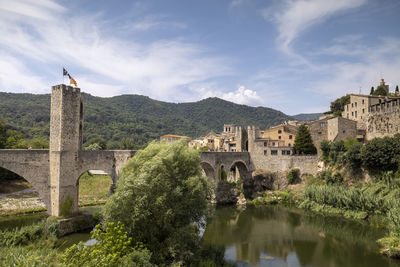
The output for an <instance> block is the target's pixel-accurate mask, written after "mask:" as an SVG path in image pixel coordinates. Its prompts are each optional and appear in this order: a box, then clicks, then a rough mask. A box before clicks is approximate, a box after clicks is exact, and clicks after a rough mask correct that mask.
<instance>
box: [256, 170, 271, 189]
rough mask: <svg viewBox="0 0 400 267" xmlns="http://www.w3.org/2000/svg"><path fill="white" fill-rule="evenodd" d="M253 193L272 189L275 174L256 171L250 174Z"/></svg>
mask: <svg viewBox="0 0 400 267" xmlns="http://www.w3.org/2000/svg"><path fill="white" fill-rule="evenodd" d="M252 178H253V185H254V189H253V190H254V192H262V191H265V190H272V189H274V181H275V178H276V175H275V173H272V172H269V171H265V170H260V169H257V170H255V171H254V172H253V174H252Z"/></svg>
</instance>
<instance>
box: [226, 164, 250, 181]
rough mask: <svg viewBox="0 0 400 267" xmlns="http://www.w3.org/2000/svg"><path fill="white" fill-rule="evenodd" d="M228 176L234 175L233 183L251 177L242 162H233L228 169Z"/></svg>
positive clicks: (247, 168)
mask: <svg viewBox="0 0 400 267" xmlns="http://www.w3.org/2000/svg"><path fill="white" fill-rule="evenodd" d="M229 172H230V175H234V179H235V181H238V180H239V179H240V178H241V179H247V178H250V177H251V171H250V170H249V167H248V166H247V164H246V162H244V161H243V160H236V161H234V162H233V163H232V164H231V166H230V168H229Z"/></svg>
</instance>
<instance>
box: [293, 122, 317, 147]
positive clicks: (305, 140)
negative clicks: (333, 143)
mask: <svg viewBox="0 0 400 267" xmlns="http://www.w3.org/2000/svg"><path fill="white" fill-rule="evenodd" d="M293 147H294V149H295V150H296V153H298V154H316V153H317V148H316V147H315V146H314V144H313V141H312V138H311V134H310V131H309V130H308V129H307V127H306V126H305V125H304V124H303V125H300V127H299V130H298V131H297V134H296V138H295V140H294V145H293Z"/></svg>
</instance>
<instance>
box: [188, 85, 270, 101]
mask: <svg viewBox="0 0 400 267" xmlns="http://www.w3.org/2000/svg"><path fill="white" fill-rule="evenodd" d="M189 89H190V91H191V95H192V100H193V101H194V100H198V98H200V99H204V98H209V97H218V98H222V99H225V100H227V101H230V102H234V103H237V104H243V105H250V106H258V105H261V104H263V103H264V101H263V99H262V98H261V97H260V96H259V95H258V94H257V92H256V91H255V90H251V89H248V88H246V87H245V86H243V85H240V86H238V88H237V90H235V91H228V92H227V90H226V89H225V88H220V87H218V85H216V84H215V83H205V84H196V85H193V86H191V87H190V88H189Z"/></svg>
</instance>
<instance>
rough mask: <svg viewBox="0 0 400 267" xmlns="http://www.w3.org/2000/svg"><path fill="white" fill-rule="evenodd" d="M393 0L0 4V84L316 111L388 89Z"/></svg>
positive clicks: (395, 77) (393, 64) (396, 58)
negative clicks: (65, 76) (66, 77)
mask: <svg viewBox="0 0 400 267" xmlns="http://www.w3.org/2000/svg"><path fill="white" fill-rule="evenodd" d="M399 26H400V1H398V0H379V1H378V0H298V1H295V0H271V1H268V0H225V1H223V0H218V1H215V0H202V1H194V0H180V1H178V0H169V1H165V0H146V1H106V0H99V1H92V0H91V1H89V0H79V1H71V0H70V1H66V0H62V1H61V0H60V1H54V0H40V1H38V0H0V91H6V92H29V93H49V92H50V87H51V86H52V85H55V84H59V83H61V82H62V81H63V80H62V68H63V67H65V68H66V69H67V70H68V71H69V72H70V74H71V75H72V76H73V77H74V78H75V80H76V81H77V82H78V85H79V87H80V88H81V89H82V91H84V92H87V93H90V94H92V95H96V96H104V97H108V96H114V95H120V94H142V95H147V96H150V97H151V98H154V99H158V100H162V101H168V102H189V101H197V100H200V99H203V98H206V97H212V96H217V97H220V98H223V99H226V100H229V101H233V102H236V103H240V104H247V105H251V106H266V107H272V108H275V109H278V110H281V111H283V112H285V113H287V114H291V115H292V114H297V113H308V112H323V111H326V110H328V109H329V103H330V102H331V101H332V100H334V99H335V98H337V97H339V96H342V95H344V94H346V93H359V92H360V91H361V93H368V92H369V90H370V88H371V86H376V85H377V84H378V83H379V79H380V78H381V77H384V78H385V80H386V82H387V83H388V84H390V86H391V89H392V90H394V87H395V86H396V85H397V84H399V85H400V29H399Z"/></svg>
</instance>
